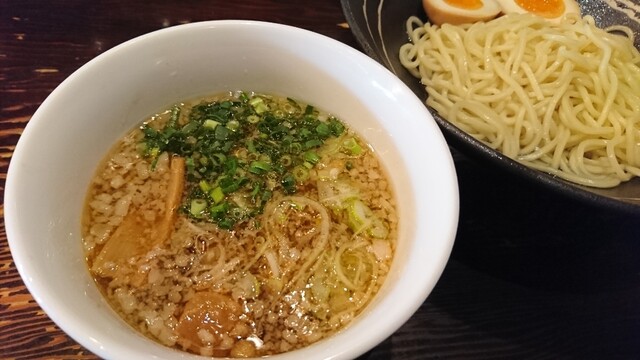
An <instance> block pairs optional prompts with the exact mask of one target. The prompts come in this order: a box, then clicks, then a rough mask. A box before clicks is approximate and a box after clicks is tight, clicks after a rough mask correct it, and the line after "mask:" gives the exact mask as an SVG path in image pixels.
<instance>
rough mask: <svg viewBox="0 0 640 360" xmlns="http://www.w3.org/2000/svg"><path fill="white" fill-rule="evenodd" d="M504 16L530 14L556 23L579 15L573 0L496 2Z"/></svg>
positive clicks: (513, 0) (578, 8)
mask: <svg viewBox="0 0 640 360" xmlns="http://www.w3.org/2000/svg"><path fill="white" fill-rule="evenodd" d="M497 1H498V3H499V4H500V7H501V8H502V12H503V13H504V14H512V13H518V14H522V13H532V14H535V15H538V16H542V17H543V18H545V19H547V20H551V21H558V20H560V19H561V18H562V17H563V16H564V15H566V14H570V13H573V14H578V15H580V6H578V3H577V2H576V1H575V0H497Z"/></svg>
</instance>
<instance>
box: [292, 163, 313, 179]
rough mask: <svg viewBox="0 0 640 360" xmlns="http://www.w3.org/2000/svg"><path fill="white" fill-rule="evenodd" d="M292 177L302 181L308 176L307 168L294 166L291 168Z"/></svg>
mask: <svg viewBox="0 0 640 360" xmlns="http://www.w3.org/2000/svg"><path fill="white" fill-rule="evenodd" d="M292 174H293V177H294V179H295V180H296V181H297V182H298V183H303V182H305V181H307V179H308V178H309V169H307V168H306V167H304V166H300V165H298V166H296V167H295V168H293V172H292Z"/></svg>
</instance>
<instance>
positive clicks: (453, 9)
mask: <svg viewBox="0 0 640 360" xmlns="http://www.w3.org/2000/svg"><path fill="white" fill-rule="evenodd" d="M422 5H423V7H424V10H425V12H426V13H427V16H428V17H429V22H430V23H432V24H434V25H442V24H445V23H447V24H452V25H458V24H465V23H472V22H477V21H488V20H491V19H493V18H495V17H497V16H498V15H500V14H512V13H533V14H536V15H539V16H541V17H544V18H545V19H547V20H550V21H558V20H560V19H561V18H562V17H563V16H564V15H565V14H569V13H575V14H578V15H580V6H579V5H578V3H577V2H576V0H422Z"/></svg>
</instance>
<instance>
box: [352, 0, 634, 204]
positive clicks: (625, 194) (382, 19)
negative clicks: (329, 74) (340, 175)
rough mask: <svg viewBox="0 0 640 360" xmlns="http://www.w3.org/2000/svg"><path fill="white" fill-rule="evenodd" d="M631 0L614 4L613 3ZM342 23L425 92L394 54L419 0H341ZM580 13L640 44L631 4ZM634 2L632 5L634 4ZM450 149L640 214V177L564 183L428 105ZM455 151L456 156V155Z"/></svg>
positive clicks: (590, 2) (584, 0)
mask: <svg viewBox="0 0 640 360" xmlns="http://www.w3.org/2000/svg"><path fill="white" fill-rule="evenodd" d="M625 1H626V2H629V3H630V4H631V5H633V3H634V2H635V1H636V0H623V1H619V2H616V4H617V5H616V6H622V7H623V6H624V5H621V3H624V2H625ZM341 2H342V8H343V11H344V14H345V16H346V18H347V22H348V23H349V26H350V28H351V31H352V32H353V34H354V36H355V37H356V40H357V41H358V43H359V44H360V46H361V47H362V49H363V50H364V52H365V53H366V54H367V55H369V56H370V57H372V58H374V59H375V60H377V61H378V62H379V63H381V64H382V65H384V66H385V67H386V68H388V69H389V70H390V71H391V72H393V73H394V74H395V75H396V76H398V77H399V78H400V79H401V80H402V81H403V82H405V83H406V84H407V85H408V86H409V87H410V88H411V89H412V90H413V92H414V93H415V94H416V95H417V96H418V97H419V98H421V99H426V97H427V93H426V91H425V89H424V87H423V86H422V84H420V82H419V80H418V79H416V78H414V77H413V76H412V75H411V74H410V73H409V72H408V71H406V70H405V69H404V67H403V66H402V65H401V64H400V60H399V59H398V53H399V49H400V46H402V45H403V44H405V43H406V42H408V35H407V34H406V31H405V23H406V20H407V18H409V16H412V15H415V16H418V17H420V18H422V19H423V20H427V17H426V15H425V13H424V10H423V8H422V3H421V1H420V0H405V1H402V0H394V1H386V2H385V1H384V0H341ZM578 2H579V4H580V7H581V11H582V14H583V15H586V14H590V15H592V16H593V17H594V18H595V20H596V23H597V25H598V26H600V27H606V26H611V25H626V26H628V27H630V28H631V29H633V31H634V32H635V34H636V37H635V45H636V47H637V48H640V14H639V13H638V12H637V11H634V10H633V9H631V8H625V11H626V12H627V13H628V14H629V15H628V14H625V13H624V12H622V11H619V10H616V9H614V8H612V7H610V5H608V3H607V2H605V0H578ZM635 6H637V5H635ZM429 110H430V111H431V113H432V114H433V116H434V118H435V120H436V122H437V123H438V125H439V126H440V128H441V129H442V131H443V133H444V135H445V137H446V138H447V141H448V142H449V144H450V145H451V147H452V150H453V153H454V159H457V158H460V157H464V156H466V157H467V158H469V159H472V160H475V161H478V162H481V163H486V164H487V166H490V167H492V168H494V169H496V170H500V171H501V172H504V173H506V174H511V175H514V176H515V177H516V178H517V179H519V180H523V181H527V182H531V183H534V184H536V185H540V186H541V187H543V188H546V189H550V190H552V191H554V192H557V193H560V194H562V196H566V197H569V198H571V199H574V200H578V201H583V202H586V203H587V204H589V205H597V206H598V207H601V208H605V209H610V210H615V211H621V212H623V213H626V214H635V215H640V178H634V179H632V180H631V181H628V182H626V183H623V184H620V185H618V186H616V187H614V188H609V189H599V188H590V187H585V186H581V185H577V184H574V183H570V182H567V181H564V180H562V179H560V178H557V177H554V176H552V175H549V174H546V173H543V172H540V171H538V170H534V169H531V168H529V167H526V166H524V165H522V164H520V163H518V162H517V161H515V160H513V159H511V158H509V157H507V156H505V155H503V154H502V153H500V152H498V151H495V150H493V149H491V148H490V147H488V146H486V145H485V144H483V143H482V142H480V141H478V140H476V139H475V138H473V137H472V136H470V135H469V134H467V133H465V132H464V131H462V130H460V129H459V128H458V127H456V126H455V125H453V124H452V123H450V122H448V121H447V120H446V119H444V118H442V117H441V116H439V115H438V114H437V112H436V111H435V110H433V109H429ZM456 150H457V151H459V152H460V153H461V154H462V155H464V156H460V154H458V155H457V156H456Z"/></svg>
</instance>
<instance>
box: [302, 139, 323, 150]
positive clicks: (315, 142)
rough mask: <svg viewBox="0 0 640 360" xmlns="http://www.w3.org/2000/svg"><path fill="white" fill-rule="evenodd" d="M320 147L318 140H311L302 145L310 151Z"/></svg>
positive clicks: (320, 142)
mask: <svg viewBox="0 0 640 360" xmlns="http://www.w3.org/2000/svg"><path fill="white" fill-rule="evenodd" d="M320 145H322V141H320V140H318V139H312V140H308V141H306V142H305V143H304V147H305V149H312V148H315V147H318V146H320Z"/></svg>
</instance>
